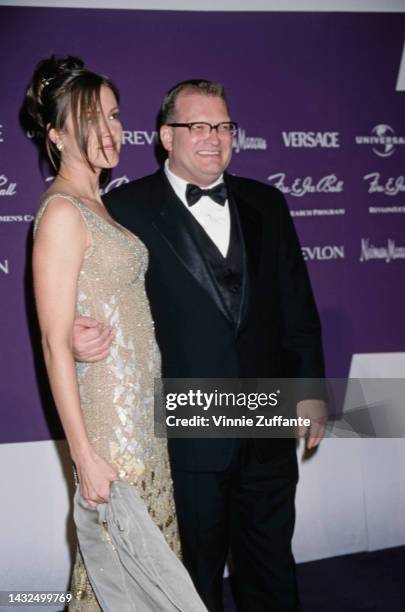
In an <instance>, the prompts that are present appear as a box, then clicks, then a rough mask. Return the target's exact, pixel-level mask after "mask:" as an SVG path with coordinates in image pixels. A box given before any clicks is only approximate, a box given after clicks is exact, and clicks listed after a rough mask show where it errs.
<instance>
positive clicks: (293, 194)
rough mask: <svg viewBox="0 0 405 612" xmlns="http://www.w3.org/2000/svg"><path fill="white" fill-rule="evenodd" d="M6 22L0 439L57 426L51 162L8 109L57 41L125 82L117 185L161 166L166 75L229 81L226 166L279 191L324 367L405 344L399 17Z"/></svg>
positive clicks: (37, 11) (41, 13)
mask: <svg viewBox="0 0 405 612" xmlns="http://www.w3.org/2000/svg"><path fill="white" fill-rule="evenodd" d="M0 22H1V24H2V25H1V42H0V46H1V47H0V51H1V53H0V58H1V59H0V66H1V73H0V74H1V76H0V78H1V82H2V96H1V109H0V299H1V305H2V317H1V326H2V333H1V357H0V386H1V415H0V417H1V434H0V441H2V442H13V441H30V440H43V439H48V438H50V437H52V436H53V437H55V436H58V435H59V434H60V431H59V430H58V427H57V426H56V425H55V417H54V413H53V411H52V409H51V408H50V407H49V406H50V401H49V396H48V393H47V389H46V385H45V384H44V383H43V380H44V377H43V373H42V370H41V366H40V359H39V357H38V338H37V331H36V329H35V325H34V324H33V316H32V293H31V289H30V275H29V258H27V252H29V244H30V232H31V221H32V215H33V214H34V212H35V209H36V206H37V202H38V198H39V195H40V194H41V192H43V191H44V189H45V182H44V181H45V179H46V178H47V173H46V172H45V173H43V175H42V176H41V171H40V168H39V166H38V161H37V152H36V149H35V147H34V146H33V144H32V142H31V141H30V140H29V138H27V136H26V134H25V133H24V131H23V129H22V128H21V127H20V125H19V120H18V111H19V108H20V106H21V103H22V99H23V93H24V88H25V85H26V83H27V81H28V79H29V77H30V75H31V72H32V69H33V67H34V65H35V63H36V62H37V61H38V60H39V59H41V58H43V57H46V56H48V55H50V54H51V53H56V54H60V55H64V54H73V55H75V54H76V55H79V56H80V57H82V58H83V59H84V60H85V62H86V64H87V65H88V67H90V68H91V69H94V70H96V71H100V72H103V73H105V74H108V75H109V76H111V77H112V78H113V79H114V80H115V81H116V82H117V84H118V86H119V87H120V89H121V94H122V120H123V124H124V129H125V134H124V146H123V149H122V156H121V162H120V165H119V167H118V169H116V171H115V174H114V176H113V178H114V179H115V184H119V183H120V182H122V181H123V180H126V179H133V178H136V177H139V176H142V175H144V174H147V173H150V172H152V171H154V170H155V168H156V166H157V162H156V158H155V155H154V146H153V145H154V128H155V118H156V114H157V111H158V109H159V105H160V102H161V99H162V96H163V94H164V92H165V91H166V90H167V89H168V88H169V87H170V86H171V85H173V84H174V83H176V82H178V81H181V80H183V79H187V78H200V77H203V78H209V79H212V80H217V81H220V82H222V83H224V84H225V86H226V90H227V93H228V97H229V100H230V108H231V114H232V118H234V119H235V120H237V121H238V122H239V125H240V131H239V134H238V137H237V139H236V140H235V143H234V147H235V152H234V156H233V160H232V164H231V167H230V170H231V172H233V173H235V174H239V175H242V176H250V177H253V178H256V179H259V180H261V181H263V182H270V183H272V184H276V185H278V186H279V187H280V188H281V189H283V190H284V191H285V193H286V197H287V199H288V203H289V205H290V209H291V211H292V214H293V216H294V221H295V224H296V227H297V230H298V232H299V235H300V238H301V242H302V246H303V249H304V255H305V257H306V258H307V260H308V266H309V270H310V274H311V278H312V282H313V286H314V290H315V294H316V298H317V302H318V305H319V309H320V314H321V318H322V321H323V328H324V341H325V351H326V358H327V368H328V374H329V375H330V376H335V377H336V376H345V375H347V373H348V367H349V364H350V359H351V355H352V354H353V353H357V352H391V351H403V350H404V347H405V331H404V326H403V323H402V320H403V313H404V288H403V283H404V275H403V273H404V265H405V261H404V260H405V231H404V230H405V215H404V212H405V201H404V199H405V196H404V193H405V177H404V174H405V172H404V167H403V160H404V156H403V152H404V151H405V147H404V146H403V145H404V144H405V113H404V95H405V94H404V93H403V92H396V91H395V84H396V79H397V75H398V70H399V64H400V59H401V54H402V48H403V43H404V38H405V27H404V26H405V15H404V14H397V15H396V14H364V13H361V14H354V13H350V14H337V13H336V14H334V13H329V14H328V13H209V12H205V13H195V12H192V13H187V12H156V11H153V12H146V11H124V10H94V11H93V10H83V9H41V8H11V7H8V8H7V7H3V8H0ZM113 186H114V183H113V184H111V185H110V186H109V188H113ZM27 245H28V250H27ZM27 261H28V264H27Z"/></svg>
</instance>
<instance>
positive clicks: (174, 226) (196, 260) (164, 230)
mask: <svg viewBox="0 0 405 612" xmlns="http://www.w3.org/2000/svg"><path fill="white" fill-rule="evenodd" d="M151 201H152V202H153V208H154V212H153V217H152V225H153V226H154V227H155V229H156V230H157V231H158V232H159V233H160V234H161V235H162V236H163V238H164V239H165V240H166V242H167V243H168V245H169V246H170V248H171V249H172V250H173V252H174V253H175V254H176V255H177V257H178V258H179V260H180V261H181V263H182V264H183V265H184V266H185V267H186V268H187V270H188V271H189V272H190V274H192V275H193V277H194V278H195V280H196V281H197V282H198V283H199V284H200V285H201V287H203V289H205V291H207V292H208V293H209V295H210V296H211V298H212V300H213V301H214V302H215V304H216V305H217V307H218V308H219V309H220V310H221V312H222V314H223V315H224V316H225V317H226V318H227V319H228V320H230V315H229V312H228V309H227V308H226V306H225V304H224V302H223V300H222V296H221V294H220V292H219V290H218V287H217V284H216V282H215V279H214V277H213V275H212V272H211V270H210V269H209V266H208V265H207V262H206V259H205V257H204V255H203V253H202V252H201V249H200V247H199V245H198V243H197V241H196V239H195V237H194V231H193V227H192V223H191V219H190V214H189V213H188V212H187V210H186V209H185V207H184V205H183V204H182V202H179V200H178V198H177V196H176V194H175V192H174V191H173V189H172V187H171V185H170V183H169V182H168V180H167V178H166V176H165V174H164V172H163V171H160V172H158V173H157V175H156V182H155V184H154V193H153V194H152V197H151Z"/></svg>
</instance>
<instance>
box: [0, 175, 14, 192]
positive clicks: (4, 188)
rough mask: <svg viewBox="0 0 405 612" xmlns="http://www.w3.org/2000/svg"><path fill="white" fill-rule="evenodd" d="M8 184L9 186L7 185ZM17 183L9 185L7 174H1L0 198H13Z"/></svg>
mask: <svg viewBox="0 0 405 612" xmlns="http://www.w3.org/2000/svg"><path fill="white" fill-rule="evenodd" d="M7 183H8V184H7ZM16 187H17V184H16V183H9V182H8V178H7V177H6V175H5V174H0V196H13V195H15V194H16V193H17V192H16Z"/></svg>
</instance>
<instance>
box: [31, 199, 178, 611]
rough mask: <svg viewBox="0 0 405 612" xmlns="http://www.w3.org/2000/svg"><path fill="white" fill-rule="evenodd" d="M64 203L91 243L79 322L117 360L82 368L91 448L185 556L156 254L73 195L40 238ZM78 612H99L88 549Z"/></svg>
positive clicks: (80, 287)
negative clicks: (155, 302) (152, 275)
mask: <svg viewBox="0 0 405 612" xmlns="http://www.w3.org/2000/svg"><path fill="white" fill-rule="evenodd" d="M54 197H63V198H65V199H66V200H68V201H69V202H70V203H71V204H72V205H73V206H75V207H76V208H77V209H78V210H79V212H80V213H81V216H82V219H83V221H84V223H85V224H86V227H87V230H88V232H89V235H90V237H91V246H90V247H89V249H88V251H87V252H86V254H85V257H84V260H83V262H82V266H81V270H80V275H79V280H78V284H77V298H76V316H89V317H93V318H95V319H97V320H98V321H100V322H104V323H106V324H108V325H110V326H112V328H113V330H114V340H113V343H112V346H111V350H110V354H109V357H108V358H107V359H106V360H103V361H100V362H98V363H77V366H76V369H77V377H78V383H79V390H80V399H81V407H82V410H83V414H84V419H85V423H86V428H87V431H88V434H89V438H90V441H91V444H92V445H93V447H94V449H95V450H96V452H97V453H98V454H99V455H101V456H102V457H103V458H104V459H105V460H106V461H108V462H109V463H110V464H111V465H112V466H113V467H114V468H116V470H117V472H118V474H119V476H120V478H121V479H123V480H126V481H128V482H130V483H132V484H133V485H135V486H136V487H137V489H138V491H139V493H140V495H141V496H142V498H143V500H144V501H145V504H146V506H147V508H148V511H149V514H150V516H151V517H152V519H153V521H154V522H155V523H156V524H157V525H158V527H159V528H160V529H161V531H162V532H163V535H164V536H165V538H166V541H167V542H168V544H169V546H170V547H171V548H172V550H173V551H174V552H175V553H176V554H177V555H178V556H180V540H179V535H178V527H177V521H176V514H175V506H174V499H173V486H172V480H171V476H170V466H169V458H168V452H167V442H166V440H164V439H161V438H156V437H155V436H154V422H153V393H154V378H158V377H160V353H159V349H158V346H157V344H156V340H155V333H154V325H153V320H152V316H151V312H150V309H149V302H148V299H147V296H146V292H145V284H144V277H145V272H146V269H147V266H148V252H147V249H146V247H145V246H144V244H143V243H142V242H141V241H140V240H139V239H138V238H137V237H136V236H134V235H133V234H132V233H130V232H129V231H127V230H126V229H124V228H123V227H122V226H120V225H118V224H114V225H113V224H112V223H109V222H108V221H106V220H104V219H103V218H102V217H101V216H99V215H97V214H96V213H95V212H93V211H92V210H90V209H89V208H88V207H87V206H85V205H84V204H83V203H82V202H80V201H79V200H78V199H76V198H74V197H72V196H70V195H68V194H61V193H58V194H56V193H55V194H52V195H50V196H48V197H47V198H45V199H44V201H43V202H42V204H41V205H40V208H39V210H38V213H37V216H36V220H35V226H34V232H35V231H36V229H37V228H38V225H39V223H40V220H41V217H42V215H43V213H44V211H45V209H46V206H47V204H48V202H49V201H50V200H51V199H52V198H54ZM71 591H72V594H73V600H72V602H71V604H70V606H69V610H72V611H75V612H76V611H84V610H85V611H86V612H93V611H94V612H95V611H99V610H100V608H99V606H98V603H97V600H96V597H95V595H94V593H93V590H92V588H91V586H90V583H89V580H88V577H87V574H86V570H85V567H84V564H83V559H82V557H81V554H80V550H78V551H77V555H76V561H75V565H74V569H73V576H72V584H71Z"/></svg>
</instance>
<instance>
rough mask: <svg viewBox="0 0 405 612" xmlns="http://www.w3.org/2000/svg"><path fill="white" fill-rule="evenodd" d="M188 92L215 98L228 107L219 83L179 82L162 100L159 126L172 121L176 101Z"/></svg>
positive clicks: (197, 80)
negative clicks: (220, 99)
mask: <svg viewBox="0 0 405 612" xmlns="http://www.w3.org/2000/svg"><path fill="white" fill-rule="evenodd" d="M184 92H190V93H198V94H203V95H205V96H217V97H218V98H222V100H223V101H224V102H225V105H226V106H228V103H227V100H226V96H225V90H224V86H223V85H222V84H221V83H213V82H212V81H207V80H206V79H190V80H189V81H181V82H180V83H177V85H174V87H172V88H171V89H169V91H168V92H167V94H166V95H165V97H164V99H163V104H162V108H161V111H160V121H159V123H160V125H165V124H167V123H170V122H172V121H174V119H175V117H174V115H175V107H176V100H177V98H178V97H179V95H180V94H181V93H184Z"/></svg>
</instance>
